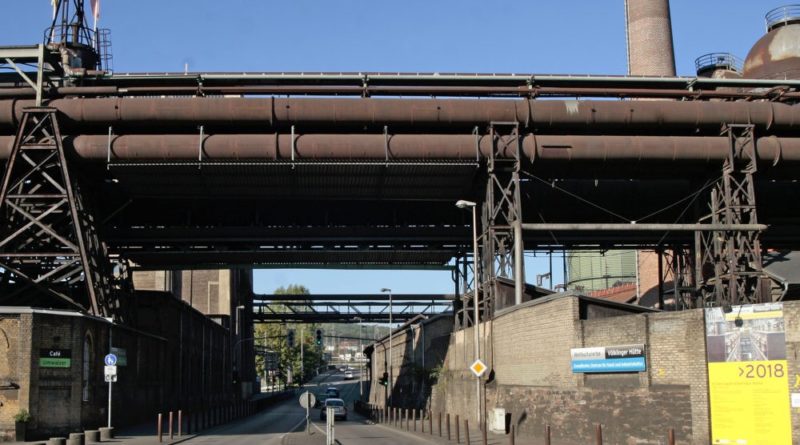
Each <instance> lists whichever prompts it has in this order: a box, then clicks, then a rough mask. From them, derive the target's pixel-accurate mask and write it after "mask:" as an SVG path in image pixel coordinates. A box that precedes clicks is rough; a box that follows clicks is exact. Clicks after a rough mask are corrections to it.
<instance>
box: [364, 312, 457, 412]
mask: <svg viewBox="0 0 800 445" xmlns="http://www.w3.org/2000/svg"><path fill="white" fill-rule="evenodd" d="M452 330H453V318H452V316H448V315H443V316H436V317H432V318H430V319H427V320H419V321H417V322H412V323H409V324H406V325H404V326H402V327H400V328H398V329H397V330H395V332H394V333H393V334H392V347H391V355H392V375H391V377H392V382H391V384H390V385H388V386H386V387H384V386H382V385H381V384H380V383H379V382H378V381H379V380H380V378H381V376H382V375H383V373H384V372H387V373H388V369H389V366H388V365H389V351H390V348H389V337H388V336H387V337H384V338H383V339H381V340H380V341H379V342H377V343H375V344H374V345H372V346H370V347H369V348H367V354H368V357H369V369H370V388H372V389H373V390H372V391H370V392H369V403H372V404H374V405H377V406H384V401H385V400H386V399H389V400H390V405H391V406H402V407H406V408H428V407H429V403H430V400H431V397H430V392H431V386H432V383H433V382H434V381H433V380H432V376H435V375H437V374H438V372H439V370H441V369H442V367H443V361H444V357H445V354H447V351H448V349H449V345H448V340H449V339H450V333H451V332H452Z"/></svg>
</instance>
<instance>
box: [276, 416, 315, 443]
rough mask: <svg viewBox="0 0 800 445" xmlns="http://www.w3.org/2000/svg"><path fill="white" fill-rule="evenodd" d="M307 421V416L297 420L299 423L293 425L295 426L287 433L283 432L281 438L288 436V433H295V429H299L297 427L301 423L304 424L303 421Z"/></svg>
mask: <svg viewBox="0 0 800 445" xmlns="http://www.w3.org/2000/svg"><path fill="white" fill-rule="evenodd" d="M309 420H311V419H309ZM305 421H306V418H305V417H303V418H302V419H300V421H299V422H297V425H295V426H293V427H292V428H291V429H290V430H289V431H288V432H286V433H283V435H282V436H281V440H283V438H284V437H286V435H287V434H289V433H293V432H294V430H296V429H297V427H299V426H300V425H302V424H303V422H305Z"/></svg>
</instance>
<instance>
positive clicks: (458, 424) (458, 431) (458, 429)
mask: <svg viewBox="0 0 800 445" xmlns="http://www.w3.org/2000/svg"><path fill="white" fill-rule="evenodd" d="M456 443H461V421H460V419H459V416H458V414H456Z"/></svg>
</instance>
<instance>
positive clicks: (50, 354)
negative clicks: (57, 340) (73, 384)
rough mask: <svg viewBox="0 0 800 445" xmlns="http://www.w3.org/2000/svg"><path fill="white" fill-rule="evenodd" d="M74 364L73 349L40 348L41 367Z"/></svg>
mask: <svg viewBox="0 0 800 445" xmlns="http://www.w3.org/2000/svg"><path fill="white" fill-rule="evenodd" d="M70 366H72V351H71V350H69V349H40V350H39V367H40V368H69V367H70Z"/></svg>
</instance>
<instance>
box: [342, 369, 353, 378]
mask: <svg viewBox="0 0 800 445" xmlns="http://www.w3.org/2000/svg"><path fill="white" fill-rule="evenodd" d="M353 378H354V377H353V371H345V372H344V379H345V380H353Z"/></svg>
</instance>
